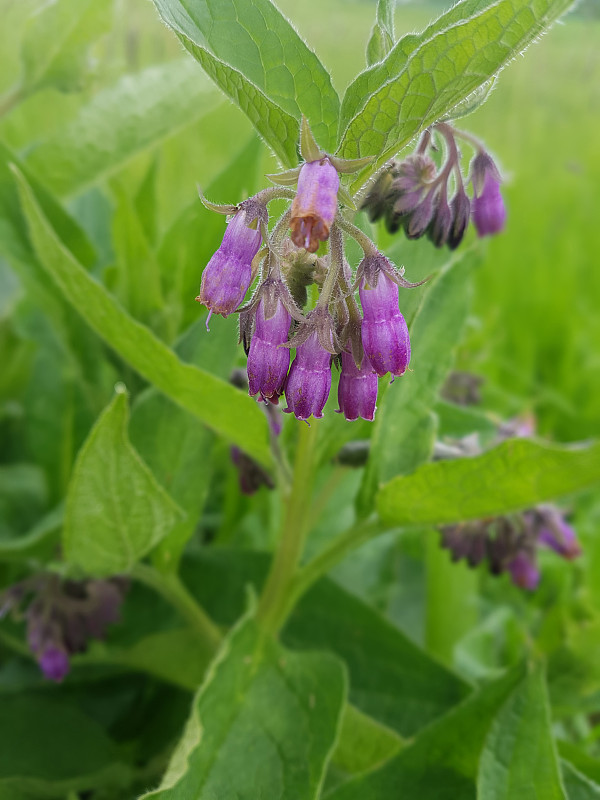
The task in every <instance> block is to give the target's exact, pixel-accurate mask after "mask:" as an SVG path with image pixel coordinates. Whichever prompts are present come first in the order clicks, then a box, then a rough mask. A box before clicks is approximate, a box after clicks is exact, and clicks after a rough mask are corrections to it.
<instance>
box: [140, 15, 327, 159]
mask: <svg viewBox="0 0 600 800" xmlns="http://www.w3.org/2000/svg"><path fill="white" fill-rule="evenodd" d="M154 3H155V5H156V7H157V9H158V11H159V13H160V15H161V16H162V18H163V19H164V21H165V22H166V23H167V25H169V27H171V28H172V29H173V30H174V31H175V33H176V34H177V35H178V36H179V37H180V39H181V40H182V42H183V44H184V45H185V46H186V47H188V48H189V49H190V51H191V52H192V53H193V54H194V56H195V57H196V58H198V60H199V61H200V63H201V64H202V66H203V67H204V69H206V70H207V72H208V74H209V75H210V76H211V77H212V78H213V79H214V80H215V81H216V82H217V83H218V85H219V86H220V87H221V88H222V89H223V90H224V91H225V92H226V93H227V94H228V95H229V96H230V97H232V99H234V100H235V101H236V102H237V103H238V105H240V106H241V108H242V110H243V111H245V112H246V113H247V114H248V116H249V117H250V119H251V121H252V122H253V123H254V124H255V126H256V127H257V128H258V129H259V133H261V134H262V135H263V136H265V138H266V139H267V141H268V142H269V144H271V146H274V144H273V141H272V140H275V141H277V139H279V140H280V144H279V147H274V149H275V150H276V152H277V153H278V155H280V157H281V151H282V150H283V152H284V153H285V155H286V158H285V160H286V162H287V163H289V164H292V163H293V162H294V161H295V159H294V158H293V151H291V149H290V147H289V144H292V145H293V146H294V147H295V145H296V142H297V139H298V136H297V132H298V129H297V127H296V135H295V136H294V135H291V136H290V134H292V130H290V128H291V125H292V124H293V121H294V120H296V124H297V122H298V121H299V120H300V117H301V115H302V114H304V116H305V117H307V119H308V120H309V122H310V123H311V126H312V129H313V132H314V134H315V136H316V137H317V140H318V141H319V142H320V144H321V145H322V146H323V147H325V148H331V147H333V146H334V143H335V136H336V133H337V118H338V111H339V98H338V96H337V93H336V91H335V89H334V88H333V86H332V84H331V78H330V76H329V73H328V72H327V70H326V69H325V67H324V66H323V65H322V64H321V62H320V61H319V59H318V58H317V56H316V55H315V54H314V53H313V52H312V51H311V50H310V49H309V48H308V46H307V45H306V44H305V42H304V41H303V40H302V39H301V38H300V36H298V34H297V33H296V31H295V30H294V29H293V28H292V26H291V25H290V23H289V22H288V21H287V19H286V18H285V17H284V16H283V15H282V14H281V12H280V11H279V10H278V9H277V8H276V7H275V6H274V5H273V3H271V2H270V0H227V1H226V2H223V0H154ZM263 116H265V117H266V119H262V117H263ZM261 126H262V127H263V130H261V129H260V127H261ZM265 129H266V131H265ZM265 134H267V135H265ZM285 136H290V138H291V142H290V143H289V144H288V143H286V142H285V138H284V137H285ZM282 160H283V159H282Z"/></svg>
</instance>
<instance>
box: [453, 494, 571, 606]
mask: <svg viewBox="0 0 600 800" xmlns="http://www.w3.org/2000/svg"><path fill="white" fill-rule="evenodd" d="M441 536H442V547H445V548H447V549H448V550H449V551H450V552H451V554H452V559H453V561H459V560H461V559H465V560H466V561H467V563H468V564H469V566H470V567H475V566H477V565H478V564H480V563H482V562H484V561H485V562H486V564H487V566H488V569H489V571H490V572H491V573H492V575H500V574H501V573H503V572H508V573H509V574H510V577H511V580H512V581H513V583H515V584H516V585H517V586H519V587H521V588H522V589H529V590H533V589H535V588H536V587H537V585H538V583H539V580H540V571H539V568H538V564H537V550H538V548H539V547H540V546H542V547H547V548H550V549H552V550H554V552H555V553H558V555H559V556H561V557H562V558H566V559H569V560H570V559H573V558H576V557H577V556H578V555H580V554H581V547H580V545H579V542H578V541H577V536H576V534H575V531H574V530H573V528H572V527H571V526H570V525H569V524H568V523H567V521H566V520H565V518H564V516H563V514H562V512H561V511H560V510H559V509H558V508H556V507H555V506H550V505H543V506H536V507H535V508H532V509H530V510H528V511H524V512H523V513H522V514H516V515H512V516H503V517H495V518H492V519H484V520H478V521H475V522H468V523H463V524H461V525H452V526H449V527H445V528H442V531H441Z"/></svg>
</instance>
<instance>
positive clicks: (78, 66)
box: [21, 0, 113, 92]
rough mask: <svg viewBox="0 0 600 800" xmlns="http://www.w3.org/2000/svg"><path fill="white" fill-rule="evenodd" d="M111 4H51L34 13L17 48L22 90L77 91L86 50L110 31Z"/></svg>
mask: <svg viewBox="0 0 600 800" xmlns="http://www.w3.org/2000/svg"><path fill="white" fill-rule="evenodd" d="M112 6H113V3H112V0H55V2H52V3H46V4H45V5H43V6H42V8H40V9H39V10H38V11H37V13H35V14H34V15H33V16H32V17H31V19H30V21H29V24H28V25H27V27H26V29H25V34H24V37H23V41H22V44H21V58H22V61H23V89H24V91H25V92H31V91H35V90H37V89H42V88H44V87H47V86H56V87H57V88H58V89H61V90H62V91H71V90H73V89H77V88H78V87H79V86H80V85H81V82H82V79H83V73H84V71H85V68H86V63H85V59H86V53H87V50H88V48H89V46H90V45H91V44H92V43H93V42H94V41H95V40H96V39H97V38H98V37H99V36H100V35H102V34H103V33H106V32H107V31H108V30H110V26H111V22H112Z"/></svg>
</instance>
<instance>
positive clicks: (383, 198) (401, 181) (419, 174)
mask: <svg viewBox="0 0 600 800" xmlns="http://www.w3.org/2000/svg"><path fill="white" fill-rule="evenodd" d="M457 137H459V138H462V139H464V140H465V141H467V142H468V143H469V144H470V145H472V146H473V147H474V150H475V155H474V157H473V159H472V160H471V164H470V167H469V176H468V179H467V180H466V181H465V178H464V177H463V174H462V170H461V154H460V151H459V149H458V146H457V143H456V139H457ZM440 140H441V143H442V149H443V153H444V156H445V157H444V159H443V163H442V164H441V165H440V166H439V167H438V165H437V164H436V162H435V161H434V159H433V158H432V156H431V155H430V151H433V153H434V154H435V152H439V151H440V147H439V145H438V142H439V141H440ZM465 182H466V183H467V184H468V183H470V184H471V187H472V198H470V197H469V195H468V194H467V191H466V189H465ZM501 182H502V181H501V177H500V172H499V171H498V168H497V167H496V164H495V163H494V160H493V159H492V157H491V156H490V154H489V153H488V152H486V150H485V149H484V147H483V145H482V144H481V143H480V142H478V141H477V140H475V139H474V138H473V137H472V136H471V135H470V134H467V133H466V132H465V131H460V130H457V129H456V128H453V127H452V126H451V125H448V124H447V123H445V122H440V123H438V124H437V125H434V126H433V127H431V128H429V129H428V130H427V131H425V133H424V134H423V136H422V137H421V140H420V142H419V144H418V146H417V148H416V150H415V152H414V153H413V154H412V155H410V156H408V158H406V159H405V160H404V161H392V162H390V163H389V164H388V165H387V167H386V169H385V170H384V171H383V172H382V173H381V174H380V176H379V177H378V179H377V181H376V182H375V184H374V185H373V187H372V189H371V190H370V192H369V193H368V195H367V196H366V198H365V200H364V203H363V205H362V208H363V209H364V210H365V211H366V212H367V213H368V215H369V219H370V220H371V222H375V221H376V220H378V219H381V218H383V219H384V221H385V225H386V227H387V229H388V231H389V232H390V233H396V232H397V231H398V230H400V228H402V229H403V230H404V232H405V233H406V236H407V237H408V238H409V239H419V238H420V237H421V236H427V237H428V238H429V239H430V240H431V241H432V242H433V244H434V245H435V246H436V247H443V246H444V245H447V246H448V247H449V248H450V249H451V250H454V249H455V248H456V247H458V245H459V244H460V243H461V241H462V239H463V237H464V235H465V232H466V230H467V227H468V225H469V221H470V220H471V218H472V220H473V223H474V225H475V229H476V231H477V234H478V236H489V235H492V234H495V233H499V232H500V231H501V230H502V229H503V228H504V223H505V221H506V209H505V207H504V202H503V200H502V195H501V193H500V184H501ZM450 194H452V197H450Z"/></svg>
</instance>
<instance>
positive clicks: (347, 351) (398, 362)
mask: <svg viewBox="0 0 600 800" xmlns="http://www.w3.org/2000/svg"><path fill="white" fill-rule="evenodd" d="M311 137H312V134H310V129H309V128H308V126H307V124H306V123H305V122H304V123H303V136H302V138H301V149H302V152H303V156H304V158H305V163H303V164H302V165H301V166H300V167H298V168H297V169H295V170H290V171H289V172H286V173H282V174H279V175H274V176H270V177H271V179H272V180H273V182H274V183H280V184H283V186H276V187H272V188H269V189H264V190H263V191H261V192H259V193H258V194H256V195H255V196H254V197H252V198H250V199H248V200H246V201H244V202H242V203H241V204H239V205H238V206H215V205H213V204H211V203H208V201H204V202H205V203H206V205H207V206H208V207H209V208H212V209H213V210H216V211H220V212H221V213H225V214H228V215H229V216H230V222H229V224H228V226H227V229H226V232H225V236H224V238H223V242H222V244H221V246H220V247H219V249H218V250H217V251H216V253H215V254H214V255H213V256H212V258H211V259H210V261H209V263H208V264H207V266H206V268H205V270H204V273H203V275H202V285H201V288H200V294H199V296H198V297H197V298H196V299H197V300H199V301H200V302H201V303H203V304H204V305H205V306H206V307H207V308H208V310H209V319H210V315H211V314H213V313H215V314H222V315H223V316H228V315H229V314H231V313H233V312H234V311H237V312H238V313H239V315H240V341H241V342H243V344H244V348H245V351H246V354H247V356H248V365H247V371H248V391H249V393H250V395H252V396H258V398H259V399H261V400H263V401H265V402H269V403H275V404H276V403H277V402H278V400H279V398H280V397H281V396H282V395H285V399H286V401H287V408H285V409H284V411H286V412H287V413H293V414H294V415H295V416H296V417H297V419H300V420H308V419H309V418H310V417H311V416H314V417H316V418H319V417H322V415H323V409H324V406H325V403H326V402H327V399H328V396H329V393H330V391H331V385H332V373H331V370H332V365H336V366H337V367H338V368H339V369H340V380H339V384H338V402H339V409H338V410H339V412H340V413H342V414H344V416H345V417H346V419H348V420H355V419H358V418H359V417H361V418H363V419H366V420H372V419H373V417H374V414H375V406H376V401H377V384H378V381H377V378H378V376H384V375H387V374H388V373H389V374H390V375H391V376H392V378H394V377H396V376H400V375H402V374H404V372H405V371H406V369H407V368H408V365H409V361H410V340H409V334H408V328H407V326H406V321H405V320H404V317H403V316H402V314H401V313H400V310H399V286H402V287H409V286H413V285H416V284H410V283H408V282H407V281H405V280H404V278H403V271H402V270H398V269H397V268H396V267H395V266H394V265H393V264H392V263H391V262H390V261H389V260H388V259H387V258H386V257H385V256H383V255H382V254H381V253H380V252H379V251H378V250H377V248H376V246H375V245H374V244H373V242H372V241H371V240H370V239H369V238H368V237H367V236H365V235H364V234H363V233H362V232H361V231H360V230H359V229H358V228H356V227H355V226H354V225H352V224H351V223H350V222H349V221H348V220H347V219H346V218H345V216H344V214H343V212H342V210H341V209H340V205H342V206H343V205H350V204H351V203H352V201H351V200H350V198H349V197H348V195H347V194H345V190H344V189H343V187H342V186H341V183H340V174H341V173H345V172H346V173H347V172H352V171H356V170H357V169H360V168H362V167H364V166H365V164H366V163H367V162H368V159H367V160H365V159H358V160H354V161H346V160H344V159H339V158H336V157H335V156H331V155H327V154H325V153H324V152H322V151H320V150H319V149H318V146H317V145H316V143H315V142H314V140H313V139H312V138H311ZM294 186H295V187H296V188H295V189H294V188H292V187H294ZM282 198H283V199H287V200H291V201H292V202H291V207H289V208H288V210H287V211H286V212H285V213H284V214H283V216H282V217H281V218H280V219H279V221H278V222H277V223H276V224H275V225H274V226H273V227H272V230H271V231H269V227H268V221H269V215H268V210H267V207H268V204H269V203H270V202H271V201H272V200H275V199H282ZM288 231H289V235H288ZM345 236H351V237H353V238H354V239H356V241H357V242H358V243H359V245H360V246H361V248H362V250H363V252H364V258H363V259H362V261H361V262H360V264H359V266H358V268H357V269H356V271H355V272H354V274H353V271H352V269H351V267H350V265H349V263H348V261H347V260H346V257H345ZM328 240H329V250H328V252H327V253H326V254H324V255H321V256H320V255H317V251H318V250H319V247H320V245H321V243H322V242H326V241H328ZM255 278H258V281H257V285H256V288H255V291H254V293H253V295H252V297H251V299H250V300H249V301H248V302H247V303H246V304H245V305H243V301H244V298H245V295H246V293H247V292H248V290H249V288H250V286H251V285H252V283H253V281H254V279H255ZM309 287H312V289H311V291H310V292H309V291H308V289H309ZM357 291H358V295H359V299H360V306H359V302H358V299H357V297H356V294H357ZM310 299H312V300H313V302H312V303H311V302H310ZM361 309H362V310H361ZM207 325H208V320H207ZM291 348H295V357H294V358H293V359H292V358H291V355H290V351H291Z"/></svg>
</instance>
